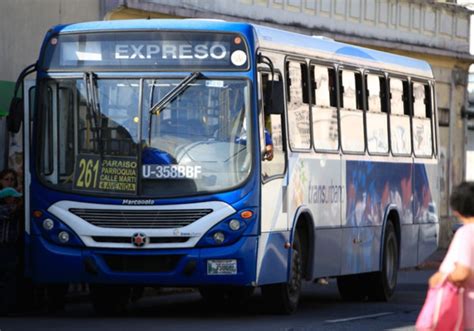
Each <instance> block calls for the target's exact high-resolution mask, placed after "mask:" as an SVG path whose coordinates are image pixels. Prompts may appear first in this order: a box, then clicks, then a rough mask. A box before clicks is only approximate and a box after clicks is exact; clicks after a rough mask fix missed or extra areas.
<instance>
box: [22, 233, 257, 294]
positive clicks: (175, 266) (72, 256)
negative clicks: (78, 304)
mask: <svg viewBox="0 0 474 331" xmlns="http://www.w3.org/2000/svg"><path fill="white" fill-rule="evenodd" d="M257 241H258V240H257V237H256V236H244V237H242V238H240V240H238V241H237V242H235V243H234V244H232V245H229V246H223V247H209V248H187V249H182V248H180V249H159V250H158V249H143V248H142V249H103V248H79V247H77V248H75V247H66V246H59V245H57V244H54V243H51V242H49V241H47V240H46V239H44V238H43V237H41V236H32V237H31V242H30V247H29V252H30V259H29V261H31V269H30V270H31V276H32V278H33V281H34V282H36V283H43V284H53V283H102V284H137V285H139V284H141V285H156V286H186V287H192V286H201V285H211V284H212V285H235V286H251V285H254V284H255V280H256V258H257V245H258V242H257ZM216 263H217V264H218V265H223V266H224V268H222V270H221V269H219V271H217V272H216V270H215V269H213V268H209V266H210V265H214V266H215V265H216ZM226 264H230V265H233V266H235V265H237V270H235V269H233V268H230V269H231V270H229V268H226ZM209 269H213V270H209Z"/></svg>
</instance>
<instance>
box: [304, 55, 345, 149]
mask: <svg viewBox="0 0 474 331" xmlns="http://www.w3.org/2000/svg"><path fill="white" fill-rule="evenodd" d="M338 65H339V64H338V63H336V62H331V61H321V60H316V59H309V65H308V70H309V71H310V77H311V66H324V67H327V68H328V69H332V70H333V71H334V75H335V80H334V83H335V86H334V88H335V91H334V94H335V95H334V97H335V98H336V106H334V107H332V106H331V107H332V108H334V109H335V110H336V120H337V148H336V149H334V150H330V149H320V148H317V147H316V144H315V143H314V128H313V106H317V102H316V93H314V99H311V100H310V101H311V103H310V115H311V141H312V144H313V150H314V152H316V153H328V154H340V153H341V120H340V114H339V82H338V69H337V67H338ZM312 78H313V77H312ZM313 82H314V80H311V86H310V89H311V91H310V97H311V98H312V95H313V90H314V89H313V86H312V84H313ZM316 88H317V87H316ZM330 99H331V96H330Z"/></svg>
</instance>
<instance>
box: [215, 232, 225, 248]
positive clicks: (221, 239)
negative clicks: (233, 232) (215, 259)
mask: <svg viewBox="0 0 474 331" xmlns="http://www.w3.org/2000/svg"><path fill="white" fill-rule="evenodd" d="M213 238H214V241H215V242H216V244H219V245H220V244H222V243H223V242H224V240H225V235H224V233H222V232H216V233H214V235H213Z"/></svg>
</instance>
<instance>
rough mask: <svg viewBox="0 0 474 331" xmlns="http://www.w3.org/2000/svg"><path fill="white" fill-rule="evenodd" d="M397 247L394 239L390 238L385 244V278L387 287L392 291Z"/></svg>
mask: <svg viewBox="0 0 474 331" xmlns="http://www.w3.org/2000/svg"><path fill="white" fill-rule="evenodd" d="M396 250H397V246H396V243H395V239H394V238H393V237H390V239H389V241H388V242H387V254H386V257H385V276H386V279H387V283H388V286H389V287H390V288H391V289H392V288H394V287H395V283H396V275H397V274H396V270H397V257H396V256H397V252H396Z"/></svg>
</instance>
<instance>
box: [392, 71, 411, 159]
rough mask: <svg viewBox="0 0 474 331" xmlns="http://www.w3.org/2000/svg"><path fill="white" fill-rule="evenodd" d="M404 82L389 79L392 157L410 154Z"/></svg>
mask: <svg viewBox="0 0 474 331" xmlns="http://www.w3.org/2000/svg"><path fill="white" fill-rule="evenodd" d="M405 83H406V81H403V80H401V79H398V78H390V80H389V84H390V96H391V98H390V142H391V146H392V152H393V154H394V155H405V156H406V155H410V154H411V134H410V115H409V112H408V114H407V109H409V107H408V106H407V104H408V100H409V99H408V94H407V89H406V88H404V85H406V84H405Z"/></svg>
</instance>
